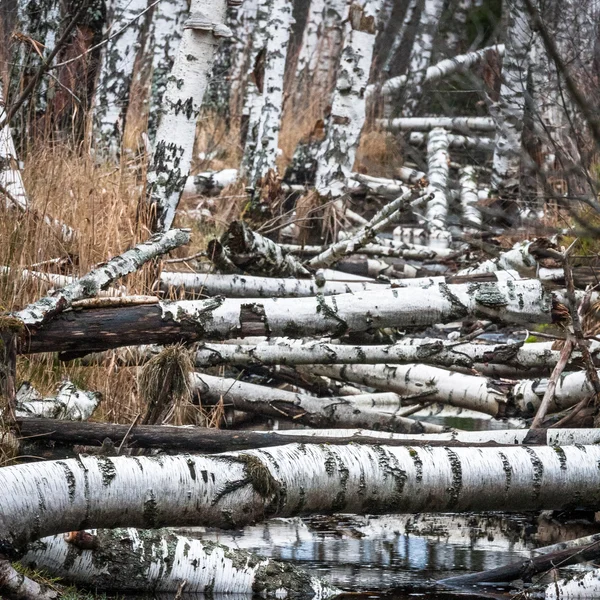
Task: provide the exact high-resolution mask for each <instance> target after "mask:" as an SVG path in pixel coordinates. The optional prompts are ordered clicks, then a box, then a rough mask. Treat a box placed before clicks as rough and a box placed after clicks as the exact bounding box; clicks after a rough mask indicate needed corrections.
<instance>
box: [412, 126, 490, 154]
mask: <svg viewBox="0 0 600 600" xmlns="http://www.w3.org/2000/svg"><path fill="white" fill-rule="evenodd" d="M408 143H409V144H412V145H413V146H425V145H426V144H427V135H426V134H424V133H421V132H418V131H413V132H412V133H411V134H410V137H409V138H408ZM448 144H449V146H450V148H468V149H471V148H473V149H477V150H488V151H493V150H494V147H495V141H494V140H493V139H492V138H488V137H481V136H479V137H475V136H470V135H457V134H452V133H449V134H448Z"/></svg>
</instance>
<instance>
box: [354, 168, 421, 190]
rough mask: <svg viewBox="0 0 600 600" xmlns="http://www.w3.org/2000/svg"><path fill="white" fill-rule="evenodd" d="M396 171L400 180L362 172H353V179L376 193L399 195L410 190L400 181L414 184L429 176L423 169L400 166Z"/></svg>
mask: <svg viewBox="0 0 600 600" xmlns="http://www.w3.org/2000/svg"><path fill="white" fill-rule="evenodd" d="M396 173H397V175H396V176H397V178H398V179H399V181H397V180H396V179H387V178H385V177H373V176H372V175H363V174H362V173H352V179H353V180H354V181H358V183H361V184H363V185H365V186H366V187H367V188H369V189H370V190H371V191H373V192H374V193H376V194H382V195H391V196H397V195H399V194H403V193H404V192H406V191H407V190H408V188H407V187H406V186H405V185H402V184H401V183H400V181H402V182H404V183H413V184H414V183H420V182H421V181H422V180H423V179H426V178H427V174H426V173H424V172H423V171H417V170H416V169H410V168H408V167H400V168H398V169H397V171H396Z"/></svg>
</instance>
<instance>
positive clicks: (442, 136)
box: [425, 128, 450, 238]
mask: <svg viewBox="0 0 600 600" xmlns="http://www.w3.org/2000/svg"><path fill="white" fill-rule="evenodd" d="M449 163H450V155H449V153H448V134H447V132H446V130H445V129H441V128H440V129H438V128H435V129H432V130H431V131H430V132H429V136H428V138H427V177H428V179H429V187H428V188H427V189H428V191H429V193H430V197H429V201H428V202H427V209H426V211H425V219H426V220H427V227H428V229H429V233H430V234H434V235H438V237H440V234H441V237H446V238H449V237H450V234H449V233H448V231H447V230H446V217H447V216H448V199H447V197H446V193H447V189H448V172H449V170H450V166H449Z"/></svg>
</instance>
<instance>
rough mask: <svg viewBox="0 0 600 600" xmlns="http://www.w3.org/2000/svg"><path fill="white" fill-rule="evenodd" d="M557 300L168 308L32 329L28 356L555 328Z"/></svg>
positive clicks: (497, 292) (456, 289) (530, 295)
mask: <svg viewBox="0 0 600 600" xmlns="http://www.w3.org/2000/svg"><path fill="white" fill-rule="evenodd" d="M551 305H552V298H551V296H550V295H549V294H548V293H547V292H545V291H544V289H543V287H542V285H541V284H540V283H539V282H538V281H535V280H521V281H514V282H513V281H511V280H507V281H503V282H497V283H492V282H485V283H471V284H457V285H447V284H445V283H439V284H436V283H434V284H432V285H431V286H429V287H428V288H427V289H423V288H406V289H391V290H381V291H373V292H362V293H356V294H340V295H339V296H332V297H324V296H317V297H316V298H305V299H302V300H296V299H277V298H271V299H263V300H260V301H252V302H249V301H248V300H243V299H241V300H237V299H223V298H222V297H217V298H211V299H209V300H197V301H182V302H160V303H158V304H154V305H146V306H134V307H126V308H117V309H96V310H87V311H86V310H84V311H78V312H72V313H69V314H68V315H64V316H61V315H59V316H58V317H56V318H55V319H53V321H51V322H50V323H47V324H46V325H45V326H44V327H43V328H39V327H30V328H29V330H28V331H27V332H26V334H25V335H24V339H23V344H22V351H23V352H28V353H30V352H34V353H35V352H49V351H53V352H57V351H77V352H86V353H87V352H90V351H98V350H104V349H108V348H117V347H119V346H129V345H132V344H147V343H161V344H169V343H173V342H176V341H183V340H186V341H190V342H191V341H199V340H210V339H212V340H216V339H231V338H235V337H240V336H242V337H245V336H249V335H267V336H269V337H270V336H282V335H285V336H289V337H305V336H310V335H316V334H322V335H327V334H334V335H337V336H340V335H343V334H345V333H347V332H349V331H353V332H357V331H367V330H372V329H378V328H382V327H400V328H403V327H419V326H421V327H423V326H427V325H433V324H436V323H447V322H450V321H455V320H459V319H463V318H465V317H467V316H471V317H479V318H493V319H497V320H500V321H504V322H510V323H515V322H516V323H520V322H524V323H533V322H538V323H550V322H552V321H553V319H557V318H558V317H559V315H558V314H557V313H554V314H553V311H552V306H551Z"/></svg>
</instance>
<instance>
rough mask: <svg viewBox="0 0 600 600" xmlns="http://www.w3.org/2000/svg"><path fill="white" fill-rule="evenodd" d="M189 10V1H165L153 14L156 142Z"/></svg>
mask: <svg viewBox="0 0 600 600" xmlns="http://www.w3.org/2000/svg"><path fill="white" fill-rule="evenodd" d="M187 13H188V2H187V0H161V2H159V4H157V6H156V7H155V9H154V14H153V16H152V28H151V32H150V40H151V41H150V44H149V46H150V48H151V49H152V82H151V90H150V110H149V112H148V136H149V137H150V140H151V141H154V137H155V135H156V129H157V127H158V122H159V121H160V119H161V117H162V115H163V113H164V110H165V109H164V104H163V97H164V94H165V91H166V89H167V83H168V78H169V74H170V73H171V69H172V68H173V63H174V62H175V55H176V53H177V47H178V45H179V42H180V41H181V35H182V33H183V24H184V22H185V18H186V16H187Z"/></svg>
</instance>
